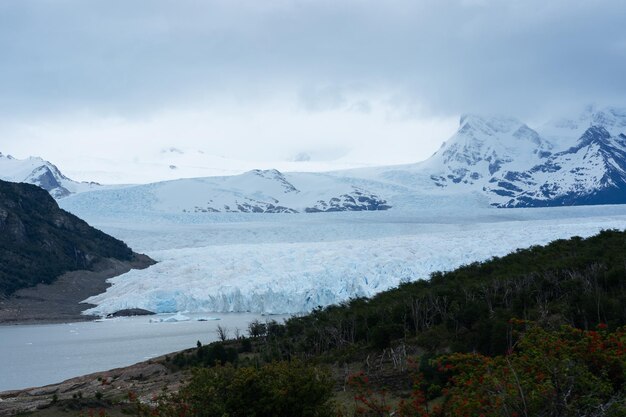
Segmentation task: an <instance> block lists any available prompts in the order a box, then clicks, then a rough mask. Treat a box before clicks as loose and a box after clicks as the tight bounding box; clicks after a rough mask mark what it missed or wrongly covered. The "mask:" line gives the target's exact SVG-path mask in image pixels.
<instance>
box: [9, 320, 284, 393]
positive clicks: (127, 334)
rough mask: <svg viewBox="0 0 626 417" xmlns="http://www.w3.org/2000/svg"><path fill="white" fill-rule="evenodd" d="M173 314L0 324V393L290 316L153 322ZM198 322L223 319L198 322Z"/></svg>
mask: <svg viewBox="0 0 626 417" xmlns="http://www.w3.org/2000/svg"><path fill="white" fill-rule="evenodd" d="M172 316H173V315H172V314H169V315H167V314H165V315H159V316H141V317H126V318H116V319H109V320H103V321H91V322H81V323H66V324H45V325H17V326H0V391H6V390H12V389H20V388H27V387H33V386H41V385H47V384H52V383H57V382H61V381H64V380H66V379H68V378H72V377H76V376H79V375H85V374H89V373H92V372H98V371H105V370H108V369H112V368H119V367H122V366H128V365H132V364H134V363H137V362H141V361H144V360H147V359H150V358H153V357H156V356H160V355H164V354H166V353H170V352H175V351H178V350H182V349H186V348H190V347H194V346H196V343H197V341H198V340H200V341H201V342H202V343H203V344H206V343H208V342H212V341H216V340H218V337H217V333H216V329H217V326H218V325H220V326H222V327H223V328H226V329H227V330H228V331H229V333H230V336H231V337H232V336H234V332H235V329H239V330H240V331H241V333H242V334H246V329H247V327H248V323H250V322H251V321H254V320H255V319H259V320H261V321H265V320H271V319H274V320H276V321H279V322H282V320H283V319H284V318H285V317H286V316H271V317H267V316H266V317H261V316H260V315H259V314H251V313H221V314H220V313H205V314H186V316H187V317H189V318H191V320H189V321H179V322H161V323H153V322H152V323H151V322H150V320H153V321H154V320H155V318H164V319H167V318H169V317H172ZM199 318H209V319H219V320H207V321H198V319H199Z"/></svg>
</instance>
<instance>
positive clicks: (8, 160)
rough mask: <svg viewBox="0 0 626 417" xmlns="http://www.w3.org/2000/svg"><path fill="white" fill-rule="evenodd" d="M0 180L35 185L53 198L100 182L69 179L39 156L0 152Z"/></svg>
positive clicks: (92, 187)
mask: <svg viewBox="0 0 626 417" xmlns="http://www.w3.org/2000/svg"><path fill="white" fill-rule="evenodd" d="M0 180H4V181H11V182H25V183H28V184H33V185H37V186H39V187H41V188H43V189H44V190H46V191H48V192H49V193H50V195H51V196H53V197H54V198H63V197H67V196H68V195H70V194H73V193H76V192H83V191H89V190H95V189H98V188H99V187H100V184H98V183H95V182H77V181H74V180H71V179H70V178H68V177H66V176H65V175H63V174H62V173H61V171H60V170H59V169H58V168H57V167H56V166H55V165H53V164H52V163H50V162H48V161H46V160H43V159H41V158H37V157H30V158H27V159H16V158H14V157H12V156H11V155H3V154H2V153H0Z"/></svg>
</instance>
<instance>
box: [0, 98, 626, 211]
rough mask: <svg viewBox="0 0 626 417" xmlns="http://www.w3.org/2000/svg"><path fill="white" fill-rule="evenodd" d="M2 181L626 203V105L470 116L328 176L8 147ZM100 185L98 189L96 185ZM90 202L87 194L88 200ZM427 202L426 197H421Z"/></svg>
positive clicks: (299, 203)
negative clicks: (70, 160)
mask: <svg viewBox="0 0 626 417" xmlns="http://www.w3.org/2000/svg"><path fill="white" fill-rule="evenodd" d="M0 179H4V180H9V181H16V182H28V183H31V184H35V185H38V186H40V187H42V188H44V189H46V190H47V191H49V192H50V194H51V195H52V196H54V197H55V198H57V199H60V198H65V197H68V196H70V195H72V194H80V196H77V197H73V198H72V199H73V200H77V201H78V203H76V204H78V205H81V204H100V205H102V208H103V209H110V210H113V211H115V210H116V209H120V208H121V207H122V206H123V208H124V209H128V208H135V209H137V210H148V211H158V212H173V213H190V212H191V213H215V212H250V213H295V212H307V213H310V212H328V211H365V210H388V209H391V208H393V207H406V206H411V205H415V204H419V203H416V196H434V197H437V198H452V199H454V198H456V197H458V196H460V195H473V196H474V197H476V198H478V199H480V200H482V201H484V202H485V204H487V205H491V206H494V207H501V208H505V207H506V208H510V207H541V206H563V205H586V204H622V203H626V110H623V109H618V108H611V107H609V108H602V109H598V108H595V107H588V108H586V109H585V110H584V111H583V112H582V113H581V114H579V115H577V116H575V117H573V118H560V119H554V120H552V121H550V122H548V123H546V124H544V125H543V126H540V127H537V128H532V127H530V126H529V125H527V124H526V123H524V122H522V121H520V120H518V119H515V118H511V117H503V116H480V115H464V116H462V117H461V119H460V123H459V128H458V130H457V132H456V133H455V134H454V135H453V136H452V137H451V138H450V139H449V140H447V141H446V142H444V143H443V145H442V146H441V148H440V149H439V150H438V151H437V152H435V154H434V155H433V156H431V157H430V158H429V159H427V160H426V161H423V162H419V163H416V164H409V165H402V166H387V167H376V168H361V169H350V170H344V171H332V172H326V173H303V172H300V173H281V172H279V171H277V170H272V169H270V170H252V171H248V172H246V173H243V174H239V175H231V176H223V177H205V178H191V179H179V180H173V181H162V182H157V183H151V184H144V185H136V186H102V185H100V184H97V183H85V182H76V181H72V180H71V179H69V178H67V177H66V176H64V175H63V174H62V173H61V172H60V170H59V169H58V168H57V167H56V166H54V165H53V164H51V163H50V162H47V161H45V160H43V159H41V158H32V157H31V158H28V159H25V160H18V159H15V158H12V157H11V156H5V155H2V154H0ZM89 191H92V192H89ZM81 200H84V201H83V202H82V203H81ZM417 200H419V198H417Z"/></svg>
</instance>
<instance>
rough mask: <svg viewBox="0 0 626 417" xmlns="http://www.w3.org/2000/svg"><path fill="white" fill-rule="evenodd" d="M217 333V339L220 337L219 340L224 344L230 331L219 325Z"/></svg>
mask: <svg viewBox="0 0 626 417" xmlns="http://www.w3.org/2000/svg"><path fill="white" fill-rule="evenodd" d="M215 332H216V333H217V337H219V339H220V340H221V341H222V342H224V341H226V340H227V339H228V329H227V328H225V327H222V326H220V325H219V324H218V325H217V329H216V330H215Z"/></svg>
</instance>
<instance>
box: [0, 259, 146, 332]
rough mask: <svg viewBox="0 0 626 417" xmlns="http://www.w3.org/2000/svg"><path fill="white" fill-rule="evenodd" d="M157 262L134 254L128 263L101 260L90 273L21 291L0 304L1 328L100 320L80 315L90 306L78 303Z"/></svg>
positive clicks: (77, 273) (74, 273)
mask: <svg viewBox="0 0 626 417" xmlns="http://www.w3.org/2000/svg"><path fill="white" fill-rule="evenodd" d="M155 263H156V262H155V261H154V260H152V259H151V258H150V257H148V256H147V255H143V254H135V256H134V259H133V260H131V261H119V260H117V259H111V258H107V259H103V260H102V261H100V262H98V263H97V264H95V265H94V267H93V270H91V271H89V270H79V271H71V272H66V273H65V274H63V275H61V276H60V277H58V278H57V279H56V280H55V281H54V282H53V283H52V284H38V285H37V286H35V287H30V288H23V289H21V290H18V291H16V292H15V294H12V295H11V296H10V297H9V298H7V299H4V300H0V326H12V325H44V324H59V323H76V322H85V321H93V320H97V319H99V318H100V317H99V316H93V315H84V314H82V312H83V311H84V310H86V309H88V308H90V307H91V306H92V305H91V304H87V303H81V301H83V300H85V299H87V298H89V297H91V296H93V295H97V294H101V293H102V292H104V291H106V289H107V288H108V287H110V286H111V284H109V283H108V282H107V280H108V279H109V278H113V277H116V276H118V275H122V274H125V273H126V272H128V271H130V270H131V269H145V268H148V267H149V266H151V265H154V264H155Z"/></svg>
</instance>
